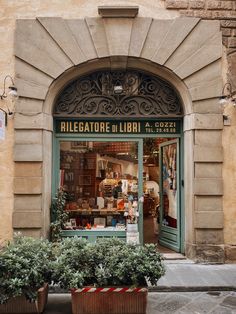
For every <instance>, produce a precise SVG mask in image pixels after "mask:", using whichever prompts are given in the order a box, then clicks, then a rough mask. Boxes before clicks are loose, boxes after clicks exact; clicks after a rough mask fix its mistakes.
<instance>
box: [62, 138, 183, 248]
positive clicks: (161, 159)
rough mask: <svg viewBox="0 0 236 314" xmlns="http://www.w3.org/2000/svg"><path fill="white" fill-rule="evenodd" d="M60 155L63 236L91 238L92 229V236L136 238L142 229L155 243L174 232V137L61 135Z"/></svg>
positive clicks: (145, 240) (176, 211)
mask: <svg viewBox="0 0 236 314" xmlns="http://www.w3.org/2000/svg"><path fill="white" fill-rule="evenodd" d="M140 146H141V150H140ZM59 154H60V158H59V176H58V182H59V183H58V187H59V188H61V189H63V190H64V191H65V192H66V207H65V210H66V211H67V213H68V217H69V219H68V221H67V223H66V224H65V225H64V227H63V228H64V233H65V235H68V232H70V235H71V234H72V233H71V232H75V233H76V234H77V235H79V236H82V237H86V238H88V239H89V240H91V239H90V235H91V234H92V233H94V234H95V235H96V236H95V237H94V238H93V239H95V240H96V238H97V237H99V236H101V237H104V236H117V232H119V235H120V237H122V238H124V239H127V237H131V240H130V241H131V242H132V241H133V242H135V241H136V242H139V238H140V233H141V237H142V238H143V240H144V242H145V243H157V242H158V237H159V238H160V236H161V232H160V231H161V230H164V231H165V232H164V234H165V235H166V234H168V232H166V230H165V229H167V231H169V230H170V229H172V230H173V232H174V233H176V232H177V229H178V201H179V199H178V173H177V164H178V161H177V154H178V144H177V138H166V137H149V138H142V139H139V140H138V141H135V140H133V141H122V140H120V141H119V140H117V141H112V140H110V141H107V140H102V139H101V140H90V141H74V140H67V139H64V140H60V141H59ZM175 230H176V231H175ZM169 234H170V233H169ZM132 237H133V238H132ZM137 238H138V240H137Z"/></svg>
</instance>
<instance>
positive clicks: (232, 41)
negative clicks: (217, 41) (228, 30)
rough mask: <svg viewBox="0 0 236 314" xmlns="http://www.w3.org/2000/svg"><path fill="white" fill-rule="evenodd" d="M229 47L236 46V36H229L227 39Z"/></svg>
mask: <svg viewBox="0 0 236 314" xmlns="http://www.w3.org/2000/svg"><path fill="white" fill-rule="evenodd" d="M228 45H229V48H236V38H234V37H231V38H229V39H228Z"/></svg>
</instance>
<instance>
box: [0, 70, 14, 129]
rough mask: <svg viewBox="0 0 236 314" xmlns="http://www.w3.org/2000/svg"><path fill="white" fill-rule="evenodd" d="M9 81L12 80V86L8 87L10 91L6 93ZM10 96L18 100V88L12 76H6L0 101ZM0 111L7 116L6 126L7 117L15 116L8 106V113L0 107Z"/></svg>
mask: <svg viewBox="0 0 236 314" xmlns="http://www.w3.org/2000/svg"><path fill="white" fill-rule="evenodd" d="M7 79H10V81H11V85H10V86H8V89H9V91H8V93H7V92H6V81H7ZM8 96H9V97H11V98H12V99H14V98H16V97H17V96H18V94H17V88H16V86H15V84H14V81H13V78H12V77H11V76H10V75H6V76H5V78H4V83H3V93H2V94H1V95H0V99H1V100H4V99H5V98H7V97H8ZM0 110H1V111H2V112H4V114H5V125H7V116H8V115H9V116H11V115H13V112H12V111H11V110H10V109H9V108H8V106H7V111H6V110H4V109H2V108H1V107H0Z"/></svg>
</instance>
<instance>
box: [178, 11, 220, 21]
mask: <svg viewBox="0 0 236 314" xmlns="http://www.w3.org/2000/svg"><path fill="white" fill-rule="evenodd" d="M179 13H180V14H181V15H182V16H188V17H200V18H201V19H207V20H208V19H213V12H212V11H205V10H196V11H195V10H180V11H179ZM224 17H225V16H224Z"/></svg>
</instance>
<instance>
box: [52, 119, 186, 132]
mask: <svg viewBox="0 0 236 314" xmlns="http://www.w3.org/2000/svg"><path fill="white" fill-rule="evenodd" d="M56 132H57V133H70V134H95V133H96V134H178V133H180V121H179V120H152V119H150V120H127V121H124V120H123V121H117V120H113V121H111V120H104V121H98V120H82V119H81V120H80V119H74V120H62V119H61V120H56Z"/></svg>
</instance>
